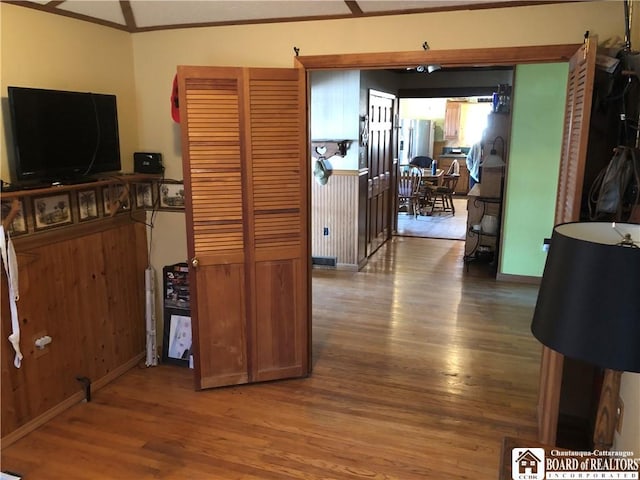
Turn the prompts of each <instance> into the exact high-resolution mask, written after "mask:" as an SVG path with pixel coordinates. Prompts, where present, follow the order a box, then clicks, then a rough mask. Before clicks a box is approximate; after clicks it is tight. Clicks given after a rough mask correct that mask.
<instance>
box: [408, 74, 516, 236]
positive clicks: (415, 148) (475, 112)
mask: <svg viewBox="0 0 640 480" xmlns="http://www.w3.org/2000/svg"><path fill="white" fill-rule="evenodd" d="M508 73H510V70H509V72H508ZM416 76H417V77H418V78H417V79H416V80H414V81H421V82H424V83H423V84H424V86H425V87H426V88H425V90H427V89H429V86H433V85H436V86H437V85H440V84H447V83H459V84H461V85H472V87H471V88H474V89H477V88H480V87H483V88H492V85H494V84H495V85H497V84H498V83H499V82H505V81H508V82H509V83H512V76H511V75H507V72H505V71H504V70H502V69H499V70H496V71H495V73H494V71H492V70H485V69H468V70H465V71H464V72H460V71H459V70H456V71H455V73H453V72H451V71H450V70H442V69H440V70H437V71H435V72H433V73H432V74H429V75H428V76H426V75H424V74H423V75H416ZM463 88H465V87H463ZM493 88H495V86H494V87H493ZM426 94H427V93H426ZM491 101H492V97H491V96H490V95H483V96H479V95H475V96H464V97H463V96H457V97H435V96H433V97H405V98H401V99H400V108H399V129H398V135H399V137H400V140H399V150H398V159H399V162H398V163H399V169H400V171H401V172H407V171H411V168H412V167H411V165H410V162H412V161H413V159H416V158H418V159H419V160H418V164H419V166H420V167H422V169H421V173H422V174H423V175H425V174H428V175H436V172H437V174H438V175H441V176H438V177H436V179H435V180H434V179H433V178H431V177H428V178H427V177H424V176H423V177H422V181H421V183H422V186H421V188H420V191H419V201H418V203H419V207H420V208H419V209H418V210H417V212H411V211H408V209H407V208H406V207H405V206H400V208H399V209H398V210H397V212H396V215H397V223H396V232H395V233H396V235H398V236H408V237H420V238H439V239H448V240H465V238H466V232H467V193H468V191H469V188H470V182H469V170H468V168H467V161H466V157H467V154H468V153H469V151H470V150H471V146H472V145H474V144H477V143H480V142H481V140H482V136H483V132H484V130H485V128H486V126H487V119H488V116H489V113H490V111H491V108H492V106H491ZM424 157H427V158H424ZM430 163H431V164H430ZM434 163H435V165H434ZM413 171H415V170H413ZM414 213H417V214H414Z"/></svg>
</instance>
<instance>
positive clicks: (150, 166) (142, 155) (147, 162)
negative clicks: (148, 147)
mask: <svg viewBox="0 0 640 480" xmlns="http://www.w3.org/2000/svg"><path fill="white" fill-rule="evenodd" d="M133 171H134V172H135V173H162V172H163V171H164V167H163V166H162V154H161V153H149V152H135V153H134V154H133Z"/></svg>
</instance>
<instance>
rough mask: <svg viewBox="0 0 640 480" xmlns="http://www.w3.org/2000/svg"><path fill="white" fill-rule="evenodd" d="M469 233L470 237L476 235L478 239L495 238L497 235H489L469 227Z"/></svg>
mask: <svg viewBox="0 0 640 480" xmlns="http://www.w3.org/2000/svg"><path fill="white" fill-rule="evenodd" d="M469 233H471V234H472V235H478V236H480V237H493V238H495V237H497V236H498V234H497V233H489V232H484V231H482V230H474V229H473V227H469Z"/></svg>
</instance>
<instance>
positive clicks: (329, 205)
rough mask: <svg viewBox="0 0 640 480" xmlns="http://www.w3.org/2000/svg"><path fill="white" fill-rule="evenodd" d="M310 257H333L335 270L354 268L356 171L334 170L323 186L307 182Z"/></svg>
mask: <svg viewBox="0 0 640 480" xmlns="http://www.w3.org/2000/svg"><path fill="white" fill-rule="evenodd" d="M325 227H326V228H328V229H329V234H328V235H324V229H325ZM311 255H312V256H314V257H336V258H337V263H338V267H348V268H349V267H353V268H357V266H358V172H357V171H350V170H335V171H333V173H332V174H331V176H330V177H329V181H328V182H327V184H326V185H320V184H319V183H318V182H316V181H315V180H313V181H312V182H311Z"/></svg>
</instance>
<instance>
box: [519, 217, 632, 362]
mask: <svg viewBox="0 0 640 480" xmlns="http://www.w3.org/2000/svg"><path fill="white" fill-rule="evenodd" d="M626 234H630V236H631V241H632V242H633V241H635V242H636V243H635V246H639V245H638V243H637V242H638V241H639V240H640V225H635V224H620V223H617V224H615V228H613V226H612V224H611V223H602V222H586V223H580V222H576V223H565V224H561V225H558V226H556V227H555V228H554V230H553V235H552V237H551V244H550V246H549V253H548V256H547V262H546V264H545V267H544V273H543V275H542V283H541V285H540V290H539V292H538V300H537V302H536V308H535V312H534V315H533V322H532V324H531V331H532V332H533V335H534V336H535V337H536V338H537V339H538V340H539V341H540V342H541V343H542V344H544V345H546V346H547V347H549V348H551V349H553V350H555V351H557V352H559V353H562V354H563V355H566V356H567V357H571V358H576V359H579V360H583V361H585V362H588V363H591V364H593V365H596V366H599V367H601V368H608V369H611V370H618V371H628V372H638V373H640V248H632V247H631V246H621V245H620V242H621V241H622V240H623V236H624V235H626ZM627 244H629V242H628V241H627Z"/></svg>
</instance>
